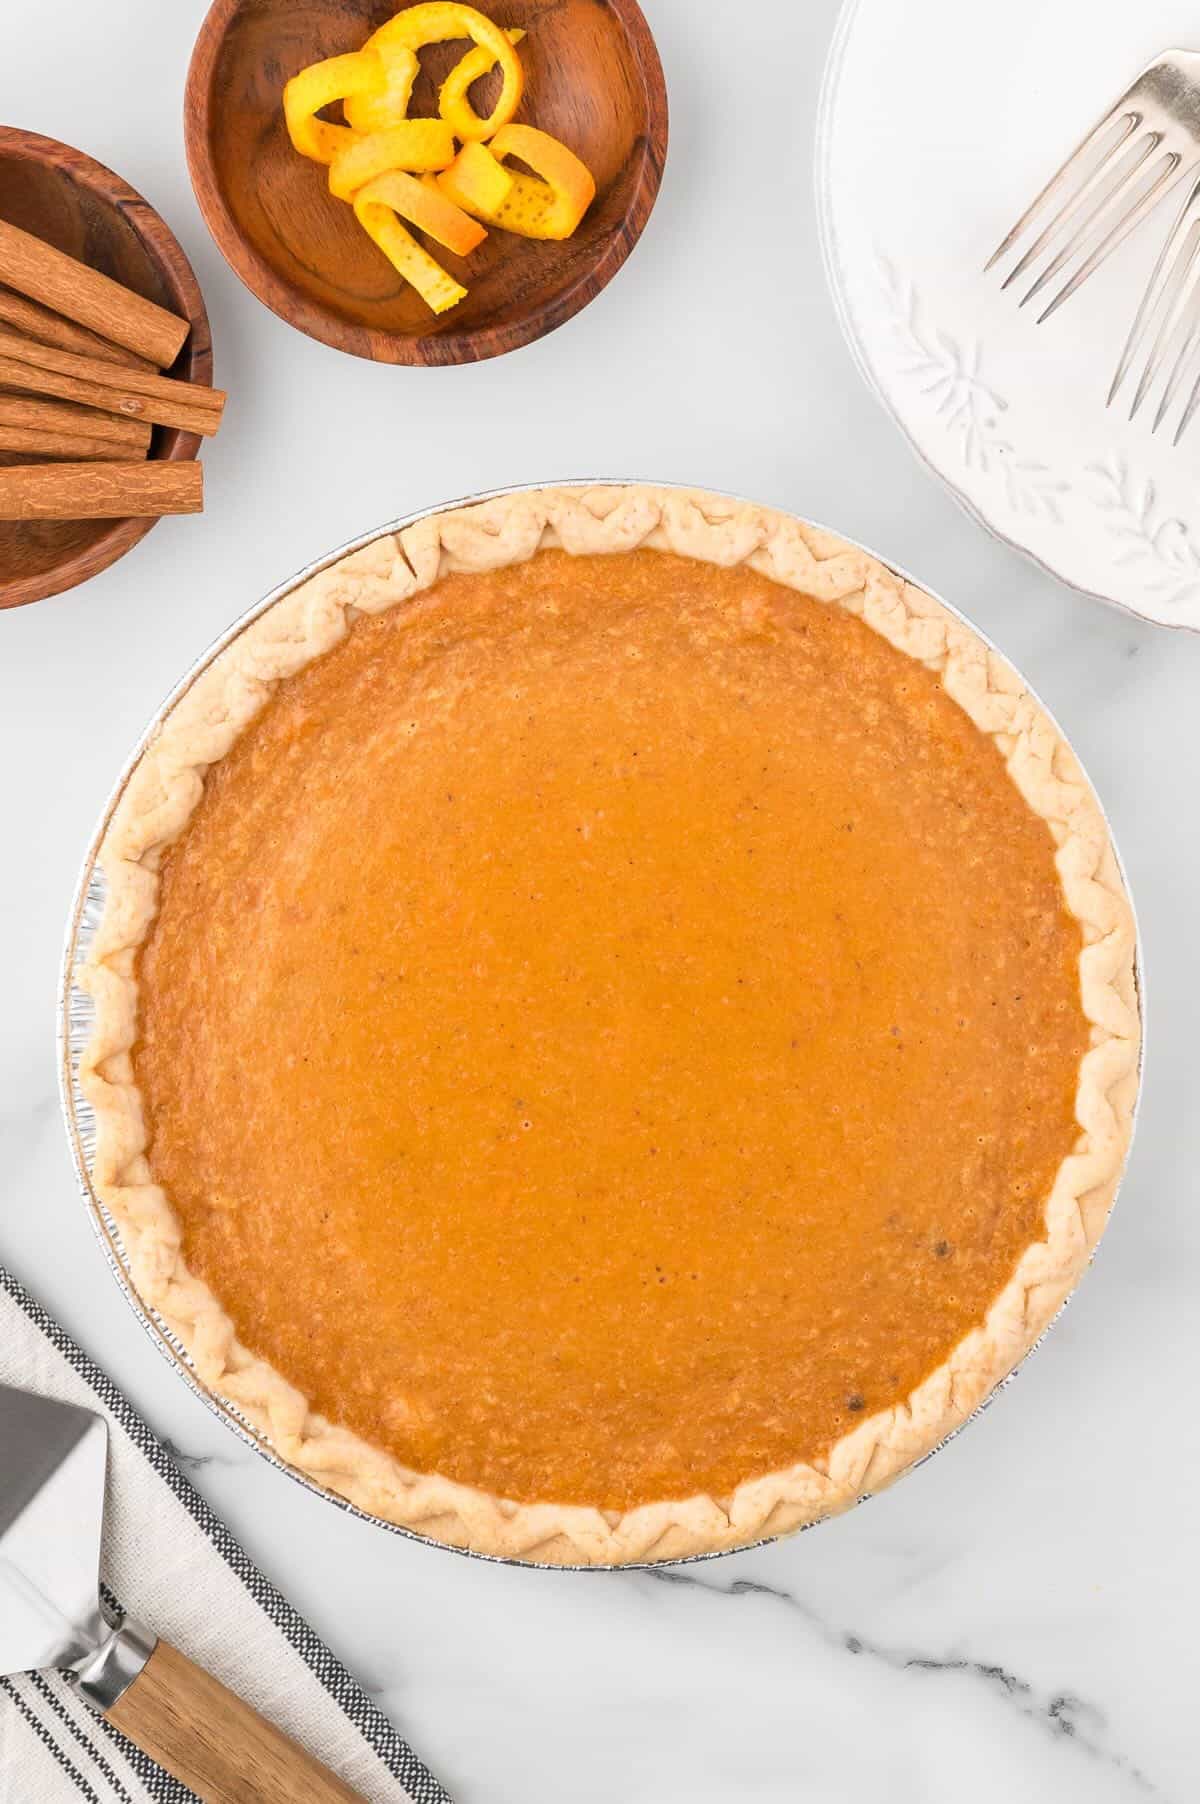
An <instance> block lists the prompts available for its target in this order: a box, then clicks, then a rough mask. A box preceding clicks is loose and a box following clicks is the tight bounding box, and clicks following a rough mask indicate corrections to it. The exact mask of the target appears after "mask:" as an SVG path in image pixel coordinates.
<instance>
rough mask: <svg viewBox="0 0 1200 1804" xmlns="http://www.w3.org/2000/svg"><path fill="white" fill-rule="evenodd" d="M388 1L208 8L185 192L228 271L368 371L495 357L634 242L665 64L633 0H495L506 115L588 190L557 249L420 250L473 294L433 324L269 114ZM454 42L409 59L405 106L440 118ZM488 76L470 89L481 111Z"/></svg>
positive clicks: (196, 60) (649, 196) (190, 95)
mask: <svg viewBox="0 0 1200 1804" xmlns="http://www.w3.org/2000/svg"><path fill="white" fill-rule="evenodd" d="M399 10H400V7H399V5H398V4H397V3H396V0H307V3H306V4H305V5H304V6H297V5H296V4H295V0H214V4H213V5H212V7H211V9H210V11H209V13H208V16H207V18H206V19H205V22H204V25H203V26H202V28H201V31H200V36H199V38H198V39H197V42H196V48H195V50H194V52H193V54H192V62H191V67H190V70H189V72H188V83H187V93H186V98H185V105H184V127H185V134H186V141H187V153H188V166H189V168H190V170H191V176H192V185H193V187H194V188H195V191H196V198H197V200H198V201H199V203H200V209H201V211H202V213H203V214H204V217H205V219H206V221H207V222H208V226H209V229H210V231H211V232H212V234H213V237H214V238H215V239H216V241H217V244H218V246H219V247H220V249H221V251H222V252H223V254H224V256H225V257H226V259H227V261H228V262H229V263H230V265H231V266H232V268H233V269H234V270H235V271H236V273H237V274H238V275H239V276H240V277H241V279H242V281H243V282H245V284H246V286H247V287H248V288H250V289H251V290H252V292H253V293H254V294H256V295H257V296H258V298H259V300H261V301H263V302H265V304H266V305H267V306H268V307H270V308H272V309H273V311H274V312H276V313H277V314H279V315H280V317H281V318H282V319H286V320H287V321H288V322H289V323H290V324H291V325H294V326H297V327H299V328H300V330H301V331H303V332H307V333H308V334H309V335H310V336H311V337H313V338H318V339H320V340H321V341H322V342H323V343H325V344H330V345H334V346H336V347H337V349H339V350H342V351H349V352H352V353H353V354H354V355H356V356H359V357H369V358H374V359H375V360H376V361H377V362H381V363H407V364H433V365H436V364H446V363H469V362H474V361H477V360H479V359H482V358H485V357H495V356H498V355H499V354H500V353H502V352H505V351H511V350H514V349H516V348H517V347H518V346H520V345H524V344H529V343H530V342H531V341H532V340H533V339H536V338H540V337H542V336H543V334H545V333H547V332H550V331H553V329H554V328H555V327H556V326H559V325H561V324H562V323H563V321H564V320H567V319H570V318H571V317H572V315H573V314H575V313H578V312H579V310H580V309H581V308H582V307H585V306H586V305H587V303H588V302H589V301H590V300H591V299H592V298H593V297H594V296H595V295H597V294H598V293H599V292H600V290H601V289H602V288H603V287H604V286H605V285H606V284H607V283H608V282H609V281H610V280H611V279H612V277H613V276H614V275H615V273H616V271H617V270H618V269H619V268H620V267H621V265H622V264H623V263H624V261H625V259H626V258H627V257H628V255H629V253H630V251H631V250H632V248H633V246H634V244H635V243H636V242H637V240H638V238H639V237H640V235H641V232H642V229H643V227H644V226H645V224H646V220H647V219H648V218H649V215H650V211H651V208H652V207H653V205H654V201H655V198H656V196H657V194H658V188H659V182H660V180H661V177H662V167H663V162H664V160H665V157H666V151H667V96H666V87H665V83H664V81H663V73H662V66H661V64H660V62H659V58H658V52H657V50H656V48H655V45H654V40H653V37H652V36H651V33H650V28H649V26H648V25H647V24H646V21H645V19H644V18H643V16H642V13H641V10H640V8H639V7H638V5H637V4H636V0H506V3H505V4H503V5H501V4H499V0H497V4H496V5H495V6H492V7H491V8H490V10H491V11H492V12H493V13H494V14H495V16H496V18H497V20H498V21H499V22H500V23H501V24H503V25H506V26H523V27H524V29H525V30H526V31H527V32H528V34H529V36H528V37H527V39H526V40H525V42H524V43H522V45H521V47H520V56H521V59H522V62H523V63H524V66H525V72H526V84H525V97H524V99H523V101H522V103H521V107H520V109H519V111H518V113H517V115H516V116H517V118H518V119H519V120H522V121H524V122H526V123H528V124H531V125H537V126H540V127H541V128H542V129H543V130H545V131H548V132H552V133H553V134H554V135H555V136H556V137H558V138H561V139H562V140H563V142H564V143H566V144H567V145H569V146H570V148H571V149H572V150H574V151H575V152H576V153H577V154H578V155H579V156H581V157H582V158H583V160H584V162H585V163H586V164H587V165H588V167H589V168H590V169H591V171H592V173H593V175H594V176H595V178H596V187H597V194H596V199H595V201H594V202H593V204H592V207H591V208H590V210H589V212H588V213H587V215H586V217H585V218H584V220H583V223H582V224H581V225H580V227H579V230H578V231H577V232H576V234H575V236H574V237H573V238H570V239H567V240H566V241H565V242H563V243H545V242H535V241H532V240H530V239H526V238H518V237H516V236H514V235H513V234H512V233H508V232H502V231H496V230H494V231H492V232H491V233H490V234H489V236H488V238H487V240H486V242H485V243H484V244H483V245H482V246H481V247H480V248H479V249H478V250H477V251H474V252H473V253H472V254H471V255H470V256H469V257H465V258H462V257H455V256H453V255H452V254H451V253H450V252H448V251H445V250H442V249H440V248H439V247H437V246H431V249H432V250H433V251H434V254H435V255H436V256H437V257H438V259H439V261H441V262H442V263H443V264H444V265H445V267H446V268H447V269H448V270H450V271H451V272H452V273H453V274H454V275H455V276H456V277H457V278H458V279H459V280H460V281H461V282H463V283H464V284H465V286H466V287H467V288H468V290H469V293H468V295H467V298H466V300H464V301H462V302H460V304H459V305H458V306H457V307H455V308H453V309H452V310H451V311H450V312H449V313H446V314H444V315H442V316H441V317H440V318H437V319H435V318H434V316H433V315H432V314H431V313H430V312H429V310H428V308H427V307H426V306H425V304H424V303H423V302H422V301H421V299H420V297H419V296H418V295H417V294H416V293H415V292H414V290H413V289H412V288H411V287H409V286H408V284H406V283H404V282H402V281H401V279H400V277H399V276H398V275H397V274H396V272H395V271H394V270H393V269H392V267H391V265H390V264H389V263H388V262H387V260H386V258H384V257H383V255H382V254H381V252H379V251H378V250H377V249H376V247H375V246H374V245H373V244H372V243H371V242H370V240H369V239H368V238H367V236H366V234H365V233H364V232H362V230H361V229H360V228H359V226H358V224H357V222H356V221H355V218H354V214H353V211H352V209H351V208H350V207H348V206H346V205H345V203H344V202H342V201H338V200H335V199H334V198H333V197H332V196H331V195H330V193H329V191H328V186H327V171H326V170H325V169H323V168H321V167H320V166H319V165H318V164H316V163H312V162H309V161H307V160H306V159H305V158H303V157H301V156H299V155H298V154H297V153H296V151H295V150H293V148H292V145H291V143H290V141H289V139H288V135H287V131H286V128H285V126H284V121H283V111H282V95H283V88H284V84H285V83H286V82H287V81H288V80H289V79H290V78H291V76H293V75H295V74H296V73H297V72H298V71H299V70H301V69H303V68H304V67H306V65H307V64H309V63H312V62H316V61H318V60H320V59H321V58H323V57H327V56H334V55H338V54H340V53H341V52H344V51H347V50H357V49H359V48H360V47H361V46H362V44H363V43H364V42H365V41H366V39H367V37H368V36H369V35H370V33H371V32H372V31H373V30H374V29H375V28H376V27H377V26H378V25H381V24H382V23H383V22H384V20H385V19H388V18H391V17H392V15H393V14H394V13H396V12H397V11H399ZM485 10H487V9H485ZM462 50H463V45H462V44H461V43H458V44H455V45H453V46H452V45H448V44H442V45H436V46H433V47H431V48H430V50H429V51H427V52H425V53H424V54H423V56H422V70H421V74H420V76H419V77H418V81H417V85H416V88H415V90H414V94H413V107H412V110H413V112H414V113H435V112H436V91H437V85H438V83H439V82H440V81H441V80H442V79H443V78H444V77H445V75H446V74H447V73H448V71H449V69H450V68H451V66H452V65H453V63H454V62H455V61H457V59H458V57H459V56H460V55H461V54H462ZM498 80H499V78H498V77H497V76H495V75H491V76H489V77H488V78H487V79H486V80H485V81H484V82H481V83H479V84H477V87H476V89H475V90H473V97H474V98H475V99H476V102H477V104H478V105H479V106H480V108H481V110H483V111H486V110H487V108H488V107H489V106H490V105H491V104H492V103H493V100H494V93H495V89H496V88H497V86H498Z"/></svg>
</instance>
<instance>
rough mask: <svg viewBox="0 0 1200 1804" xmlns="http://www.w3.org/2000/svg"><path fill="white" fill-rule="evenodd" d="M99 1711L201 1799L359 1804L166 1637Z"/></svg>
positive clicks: (210, 1803)
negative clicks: (114, 1698)
mask: <svg viewBox="0 0 1200 1804" xmlns="http://www.w3.org/2000/svg"><path fill="white" fill-rule="evenodd" d="M106 1715H107V1717H108V1720H109V1722H110V1723H112V1724H114V1725H115V1727H116V1728H118V1729H120V1730H121V1732H122V1733H123V1734H125V1735H128V1736H129V1738H130V1740H131V1741H134V1742H136V1743H137V1745H138V1747H139V1748H141V1749H142V1750H143V1752H144V1753H147V1754H149V1755H150V1756H151V1758H152V1759H154V1760H157V1761H158V1764H159V1765H160V1766H164V1767H166V1769H167V1771H168V1772H169V1773H171V1774H173V1775H174V1777H175V1778H176V1779H178V1780H179V1781H180V1783H181V1784H183V1785H186V1786H189V1787H190V1788H191V1790H192V1791H194V1792H195V1793H196V1794H197V1796H198V1797H200V1798H202V1799H203V1800H204V1804H362V1800H361V1798H360V1796H359V1793H358V1792H356V1791H351V1789H350V1787H349V1786H348V1785H345V1784H343V1782H342V1780H340V1779H338V1778H336V1777H335V1775H334V1774H333V1773H331V1772H330V1771H329V1770H328V1768H326V1767H323V1766H322V1765H321V1764H320V1762H319V1761H317V1760H314V1759H313V1757H312V1755H311V1754H308V1753H306V1752H305V1750H304V1749H303V1748H302V1747H300V1746H299V1745H298V1743H296V1742H294V1741H292V1740H291V1739H290V1737H289V1736H287V1735H285V1734H284V1733H283V1732H282V1730H280V1729H276V1728H275V1727H274V1726H273V1725H272V1724H271V1723H268V1722H266V1721H264V1719H263V1718H262V1717H261V1716H259V1715H258V1714H257V1713H256V1712H255V1711H253V1710H251V1708H250V1706H249V1705H248V1704H244V1703H243V1702H242V1700H241V1699H240V1698H238V1697H235V1696H234V1694H233V1693H232V1692H231V1691H227V1690H226V1688H225V1686H224V1685H222V1684H221V1683H220V1682H219V1680H217V1679H214V1678H213V1677H212V1675H211V1673H207V1672H205V1671H204V1669H203V1668H202V1667H199V1666H195V1665H193V1663H192V1661H190V1660H189V1659H188V1658H187V1657H186V1655H184V1654H181V1653H180V1652H179V1650H178V1648H174V1647H172V1646H171V1644H170V1643H169V1642H167V1641H160V1642H159V1643H158V1645H157V1647H156V1648H155V1649H154V1652H153V1653H152V1654H151V1656H150V1658H149V1660H147V1662H146V1664H145V1666H144V1667H143V1668H142V1670H141V1672H140V1673H139V1674H138V1676H137V1678H135V1679H134V1680H133V1682H132V1684H130V1685H129V1686H128V1687H127V1688H126V1689H125V1690H124V1691H123V1692H122V1693H121V1696H120V1697H119V1698H118V1699H117V1701H116V1703H115V1704H114V1705H113V1706H112V1708H111V1709H110V1710H108V1711H107V1712H106Z"/></svg>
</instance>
